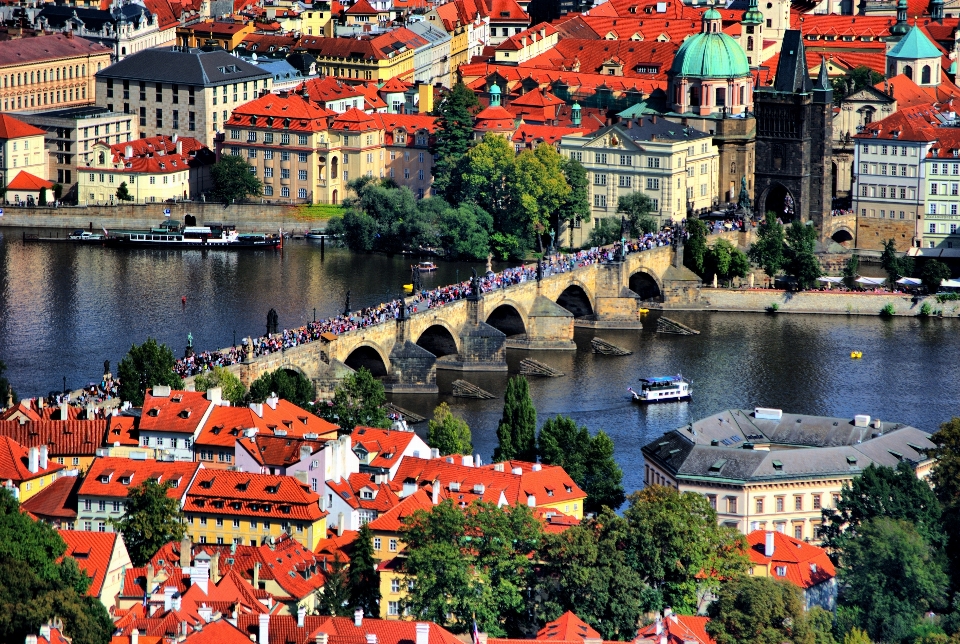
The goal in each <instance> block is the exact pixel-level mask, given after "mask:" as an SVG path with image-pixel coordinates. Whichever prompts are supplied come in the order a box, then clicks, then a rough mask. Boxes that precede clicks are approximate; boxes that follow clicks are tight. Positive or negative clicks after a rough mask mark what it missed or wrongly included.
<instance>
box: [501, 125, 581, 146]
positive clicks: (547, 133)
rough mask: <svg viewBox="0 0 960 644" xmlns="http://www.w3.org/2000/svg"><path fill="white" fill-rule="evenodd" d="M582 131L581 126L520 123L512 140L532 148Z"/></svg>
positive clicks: (557, 141)
mask: <svg viewBox="0 0 960 644" xmlns="http://www.w3.org/2000/svg"><path fill="white" fill-rule="evenodd" d="M583 132H584V130H583V128H576V127H564V126H560V125H530V124H528V123H521V124H520V127H518V128H517V131H516V132H514V133H513V142H514V143H520V144H524V145H528V146H529V147H531V148H534V147H536V146H537V145H539V144H541V143H559V142H560V138H561V137H563V136H567V135H568V134H582V133H583Z"/></svg>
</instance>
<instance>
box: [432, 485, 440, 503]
mask: <svg viewBox="0 0 960 644" xmlns="http://www.w3.org/2000/svg"><path fill="white" fill-rule="evenodd" d="M430 501H431V502H432V503H433V504H434V505H437V504H438V503H440V479H433V498H431V499H430Z"/></svg>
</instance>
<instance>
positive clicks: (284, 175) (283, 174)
mask: <svg viewBox="0 0 960 644" xmlns="http://www.w3.org/2000/svg"><path fill="white" fill-rule="evenodd" d="M280 178H281V179H289V178H290V170H289V168H280Z"/></svg>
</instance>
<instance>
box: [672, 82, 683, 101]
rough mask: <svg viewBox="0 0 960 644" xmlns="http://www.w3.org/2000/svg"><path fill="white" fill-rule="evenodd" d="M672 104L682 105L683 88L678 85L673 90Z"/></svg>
mask: <svg viewBox="0 0 960 644" xmlns="http://www.w3.org/2000/svg"><path fill="white" fill-rule="evenodd" d="M673 102H674V103H676V104H677V105H680V104H681V103H683V88H682V87H680V85H677V86H676V87H674V88H673Z"/></svg>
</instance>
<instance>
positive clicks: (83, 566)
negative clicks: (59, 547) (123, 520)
mask: <svg viewBox="0 0 960 644" xmlns="http://www.w3.org/2000/svg"><path fill="white" fill-rule="evenodd" d="M58 532H59V533H60V537H61V538H62V539H63V540H64V541H65V542H66V544H67V550H66V552H65V553H64V556H66V557H73V558H74V559H75V560H76V562H77V566H79V568H80V570H82V571H83V572H85V573H86V574H87V576H88V577H90V579H91V580H92V582H91V583H90V587H89V588H88V589H87V595H89V596H90V597H99V596H100V592H101V591H102V590H103V580H104V578H105V577H106V575H107V569H108V567H109V566H110V559H111V558H112V557H113V549H114V548H115V547H116V544H117V538H118V537H119V536H120V535H119V533H118V532H86V531H81V530H59V531H58ZM104 599H106V600H107V601H111V600H112V599H113V598H112V597H105V598H104Z"/></svg>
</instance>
